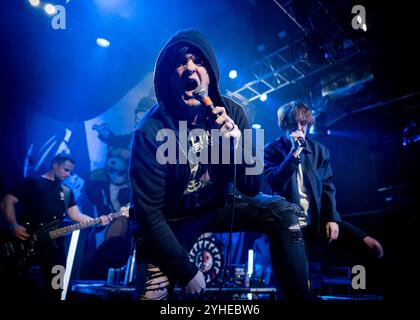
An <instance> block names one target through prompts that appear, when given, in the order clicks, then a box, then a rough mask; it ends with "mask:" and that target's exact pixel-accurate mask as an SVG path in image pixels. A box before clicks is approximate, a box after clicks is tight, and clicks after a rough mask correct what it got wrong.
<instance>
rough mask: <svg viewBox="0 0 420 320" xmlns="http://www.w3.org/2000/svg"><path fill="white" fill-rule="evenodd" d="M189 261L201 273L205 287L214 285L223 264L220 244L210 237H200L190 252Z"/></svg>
mask: <svg viewBox="0 0 420 320" xmlns="http://www.w3.org/2000/svg"><path fill="white" fill-rule="evenodd" d="M190 260H191V261H192V262H194V263H195V264H196V266H197V268H198V269H199V270H201V272H203V274H204V279H205V281H206V284H207V285H209V284H216V283H217V280H218V278H219V276H220V274H221V271H222V268H223V263H224V257H223V250H222V244H221V242H220V241H218V240H216V239H215V238H214V237H212V236H205V235H202V236H200V238H198V240H197V241H196V242H195V243H194V245H193V247H192V249H191V251H190Z"/></svg>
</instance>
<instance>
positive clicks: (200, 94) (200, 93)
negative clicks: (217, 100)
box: [193, 86, 208, 100]
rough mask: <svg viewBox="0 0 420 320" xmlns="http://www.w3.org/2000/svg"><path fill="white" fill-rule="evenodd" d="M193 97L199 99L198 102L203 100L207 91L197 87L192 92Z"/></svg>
mask: <svg viewBox="0 0 420 320" xmlns="http://www.w3.org/2000/svg"><path fill="white" fill-rule="evenodd" d="M193 95H194V96H196V97H198V98H200V100H202V99H204V98H205V97H207V96H208V93H207V90H206V89H205V88H203V87H201V86H198V87H197V88H195V89H194V90H193Z"/></svg>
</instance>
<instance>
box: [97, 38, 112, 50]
mask: <svg viewBox="0 0 420 320" xmlns="http://www.w3.org/2000/svg"><path fill="white" fill-rule="evenodd" d="M96 44H97V45H98V46H100V47H102V48H107V47H109V46H110V44H111V43H110V42H109V41H108V40H107V39H105V38H97V39H96Z"/></svg>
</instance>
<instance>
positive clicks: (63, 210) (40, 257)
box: [1, 154, 110, 300]
mask: <svg viewBox="0 0 420 320" xmlns="http://www.w3.org/2000/svg"><path fill="white" fill-rule="evenodd" d="M74 166H75V160H74V159H73V158H71V157H70V156H69V155H67V154H58V155H57V156H55V157H54V159H53V160H52V162H51V168H50V170H49V171H48V172H46V173H45V174H43V175H42V176H40V177H29V178H25V179H24V180H23V181H22V182H21V183H20V185H19V186H17V188H15V189H14V190H12V191H11V192H9V193H8V194H6V196H5V197H4V198H3V200H2V202H1V208H2V211H3V213H4V215H5V217H6V220H7V222H8V223H9V226H10V231H11V233H12V235H13V236H14V237H16V238H18V239H20V240H22V241H28V239H29V238H30V235H31V232H33V231H36V230H38V229H40V228H42V227H44V226H45V225H47V224H48V223H50V222H52V221H54V220H62V219H63V218H64V217H65V215H66V214H67V215H68V216H69V217H70V218H71V219H72V220H73V221H75V222H87V221H89V220H91V219H92V218H91V217H90V216H87V215H85V214H83V213H81V212H80V210H79V209H78V207H77V205H76V203H75V199H74V195H73V192H72V191H71V190H70V188H68V187H66V186H64V185H62V182H63V181H64V180H65V179H66V178H67V177H69V176H70V174H71V172H72V170H73V169H74ZM15 207H19V209H20V210H19V212H20V215H17V214H16V208H15ZM100 218H101V222H102V224H107V223H109V221H110V217H108V216H101V217H100ZM55 246H57V248H55ZM55 246H54V244H53V243H52V242H51V243H49V244H47V245H46V246H45V247H42V248H41V250H40V252H37V254H36V256H35V260H34V262H37V263H39V265H40V267H41V273H42V276H43V278H44V279H43V281H44V283H43V284H41V286H42V287H43V288H41V289H42V291H41V292H42V293H44V294H46V295H47V296H46V298H47V299H59V298H60V294H61V290H59V289H57V290H56V289H54V288H52V285H51V281H52V278H53V276H54V274H53V273H52V268H53V266H55V265H61V266H65V265H66V259H65V256H64V246H63V241H62V238H60V239H57V240H56V241H55ZM13 271H16V272H19V274H14V276H12V275H10V276H11V277H10V278H9V279H8V280H10V281H16V282H15V283H12V284H11V285H12V287H13V288H15V289H18V290H19V292H20V296H21V297H22V296H24V295H25V293H27V291H26V290H25V288H28V286H27V285H36V284H35V283H34V281H32V280H33V277H32V278H31V279H27V274H30V272H29V271H27V270H13ZM23 271H26V272H23ZM26 280H31V281H29V282H28V281H26ZM38 285H39V284H38ZM21 286H22V287H21ZM42 293H41V294H40V295H35V296H31V297H30V299H31V300H33V299H35V300H37V299H42V298H43V297H44V296H43V295H42ZM28 298H29V297H28Z"/></svg>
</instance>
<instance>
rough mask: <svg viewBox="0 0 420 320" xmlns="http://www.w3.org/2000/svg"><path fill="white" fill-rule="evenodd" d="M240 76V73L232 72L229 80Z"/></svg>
mask: <svg viewBox="0 0 420 320" xmlns="http://www.w3.org/2000/svg"><path fill="white" fill-rule="evenodd" d="M237 76H238V72H237V71H236V70H230V72H229V78H231V79H235V78H236V77H237Z"/></svg>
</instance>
